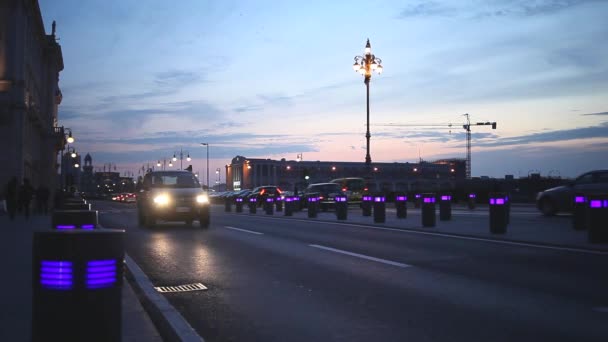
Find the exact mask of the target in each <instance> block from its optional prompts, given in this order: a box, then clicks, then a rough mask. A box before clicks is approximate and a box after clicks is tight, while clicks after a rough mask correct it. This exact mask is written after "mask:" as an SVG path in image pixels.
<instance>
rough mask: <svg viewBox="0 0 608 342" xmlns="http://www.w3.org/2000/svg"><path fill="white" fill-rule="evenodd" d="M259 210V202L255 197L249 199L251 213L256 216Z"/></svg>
mask: <svg viewBox="0 0 608 342" xmlns="http://www.w3.org/2000/svg"><path fill="white" fill-rule="evenodd" d="M257 210H258V200H257V198H255V197H252V198H250V199H249V213H250V214H255V213H256V212H257Z"/></svg>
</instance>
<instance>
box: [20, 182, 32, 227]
mask: <svg viewBox="0 0 608 342" xmlns="http://www.w3.org/2000/svg"><path fill="white" fill-rule="evenodd" d="M33 195H34V188H32V185H31V184H30V180H29V179H27V178H24V179H23V184H22V185H21V188H20V189H19V203H20V207H21V208H23V211H24V215H25V218H29V217H30V202H31V201H32V196H33Z"/></svg>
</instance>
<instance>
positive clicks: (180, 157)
mask: <svg viewBox="0 0 608 342" xmlns="http://www.w3.org/2000/svg"><path fill="white" fill-rule="evenodd" d="M176 154H177V152H175V153H173V161H177V156H176ZM186 154H187V155H188V156H187V157H186V160H187V161H191V160H192V158H190V153H188V151H186ZM183 160H184V151H182V149H181V148H180V149H179V169H180V170H183V169H184V168H183V165H182V161H183ZM169 166H172V165H171V164H169Z"/></svg>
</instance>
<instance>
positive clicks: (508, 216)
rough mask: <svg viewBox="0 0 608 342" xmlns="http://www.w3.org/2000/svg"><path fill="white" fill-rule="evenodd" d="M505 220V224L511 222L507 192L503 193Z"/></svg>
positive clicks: (509, 201) (509, 200)
mask: <svg viewBox="0 0 608 342" xmlns="http://www.w3.org/2000/svg"><path fill="white" fill-rule="evenodd" d="M505 209H506V210H505V211H506V213H505V215H506V216H505V221H506V222H507V225H508V224H509V223H511V199H510V198H509V194H505Z"/></svg>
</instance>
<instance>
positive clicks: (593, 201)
mask: <svg viewBox="0 0 608 342" xmlns="http://www.w3.org/2000/svg"><path fill="white" fill-rule="evenodd" d="M587 202H588V203H589V205H588V207H587V208H588V209H587V229H588V231H589V235H588V237H589V242H591V243H608V195H589V197H588V198H587Z"/></svg>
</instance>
